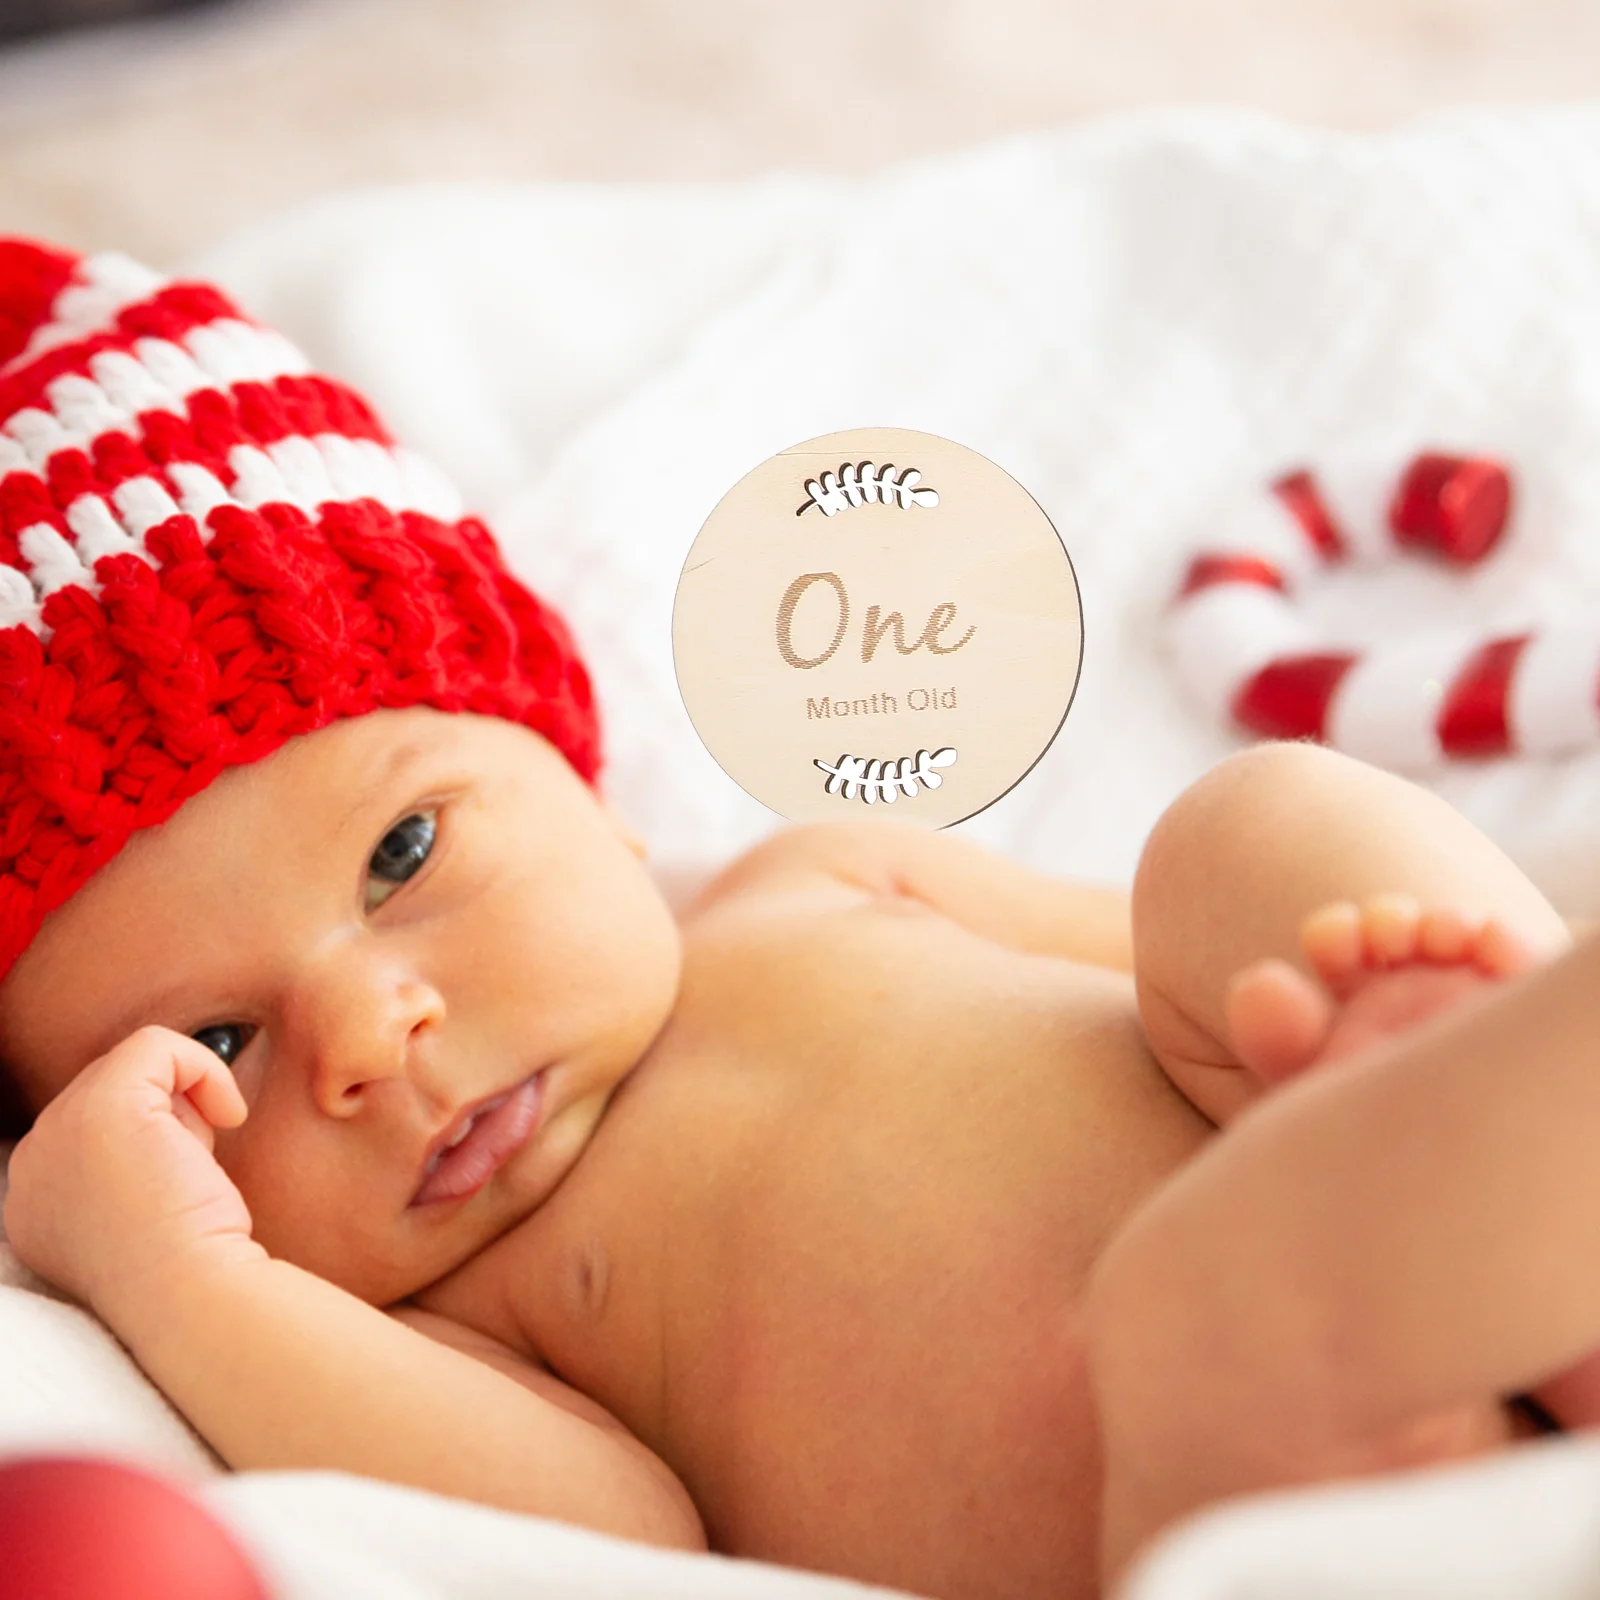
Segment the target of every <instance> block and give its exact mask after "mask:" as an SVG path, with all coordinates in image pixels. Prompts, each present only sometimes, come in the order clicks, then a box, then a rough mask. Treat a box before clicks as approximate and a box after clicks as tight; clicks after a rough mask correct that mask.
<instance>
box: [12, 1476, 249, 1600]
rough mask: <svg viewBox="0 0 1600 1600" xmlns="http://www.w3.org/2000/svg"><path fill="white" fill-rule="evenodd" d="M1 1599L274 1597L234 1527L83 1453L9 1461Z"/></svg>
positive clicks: (160, 1486) (176, 1493) (158, 1482)
mask: <svg viewBox="0 0 1600 1600" xmlns="http://www.w3.org/2000/svg"><path fill="white" fill-rule="evenodd" d="M0 1600H267V1590H266V1588H265V1586H264V1585H263V1584H262V1582H261V1580H260V1579H259V1578H258V1577H257V1576H256V1575H255V1573H254V1571H253V1570H252V1569H251V1566H250V1563H249V1562H248V1561H247V1560H246V1559H245V1558H244V1555H243V1554H242V1553H241V1552H240V1550H239V1548H238V1546H237V1545H236V1544H235V1543H234V1542H233V1537H232V1535H231V1534H229V1533H228V1532H226V1531H225V1530H224V1529H223V1528H222V1526H221V1525H220V1524H219V1523H218V1522H217V1521H216V1519H215V1518H214V1517H212V1515H211V1514H210V1513H209V1512H208V1511H206V1510H204V1509H203V1508H202V1507H201V1506H199V1505H198V1504H196V1503H195V1501H193V1500H191V1499H190V1498H189V1497H188V1496H187V1495H186V1494H184V1493H182V1492H181V1491H180V1490H178V1489H177V1488H175V1487H173V1486H172V1485H171V1484H169V1483H167V1482H165V1481H164V1480H162V1479H160V1478H157V1477H154V1476H152V1475H151V1474H150V1473H148V1472H143V1471H140V1470H139V1469H138V1468H137V1467H130V1466H125V1465H123V1464H121V1463H119V1462H115V1461H104V1460H95V1459H91V1458H88V1457H79V1456H31V1457H17V1458H13V1459H12V1460H10V1461H5V1462H0Z"/></svg>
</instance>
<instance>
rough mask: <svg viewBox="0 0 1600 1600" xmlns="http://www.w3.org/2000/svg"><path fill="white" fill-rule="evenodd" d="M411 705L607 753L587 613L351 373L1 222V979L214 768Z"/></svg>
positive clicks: (105, 262)
mask: <svg viewBox="0 0 1600 1600" xmlns="http://www.w3.org/2000/svg"><path fill="white" fill-rule="evenodd" d="M402 706H433V707H436V708H438V709H440V710H444V711H467V712H477V713H481V714H485V715H490V716H497V717H504V718H507V719H509V720H511V721H514V722H518V723H521V724H523V725H524V726H526V727H529V728H532V729H533V730H534V731H536V732H538V733H540V734H542V735H543V736H544V737H546V738H547V739H549V740H550V742H551V743H552V744H553V745H554V746H555V747H556V748H557V749H558V750H560V751H561V752H562V754H563V755H565V756H566V758H567V760H568V761H569V762H570V763H571V764H572V766H573V768H574V770H575V771H576V772H577V773H578V774H579V775H580V776H581V777H582V778H583V779H585V781H587V782H589V783H593V782H594V781H595V778H596V776H597V774H598V771H599V766H600V741H599V727H598V719H597V713H596V708H595V705H594V700H593V694H592V691H591V686H590V681H589V675H588V673H587V671H586V670H585V668H584V666H583V663H582V662H581V660H580V659H579V657H578V654H577V651H576V649H575V647H574V644H573V640H572V637H571V634H570V632H569V630H568V628H567V626H566V624H565V623H564V622H563V620H562V619H561V617H560V616H559V615H558V614H557V613H556V612H555V611H554V610H552V609H551V608H550V607H549V606H547V605H545V604H543V603H542V602H541V601H540V600H538V599H537V598H536V597H535V596H534V595H533V594H531V593H530V592H529V591H528V590H527V589H526V588H524V587H523V586H522V585H521V584H520V583H519V582H518V581H517V580H516V579H515V578H513V577H512V576H511V574H510V573H509V572H508V571H507V570H506V568H505V566H504V564H503V562H502V560H501V557H500V553H499V551H498V549H497V548H496V545H495V542H494V539H493V536H492V535H491V534H490V532H489V530H488V529H487V528H486V527H485V526H484V525H483V524H482V523H481V522H479V521H477V520H476V519H474V518H470V517H468V518H463V516H462V514H461V507H460V504H459V502H458V500H457V497H456V494H455V491H454V490H453V489H452V487H451V486H450V484H449V483H448V482H447V481H446V480H445V478H444V477H443V476H442V474H440V473H439V472H438V470H437V469H435V468H433V467H431V466H430V465H429V464H428V463H426V462H424V461H423V460H421V459H420V458H419V457H417V456H416V455H414V454H412V453H411V452H410V451H409V450H406V449H404V448H403V447H400V446H397V445H396V444H395V443H394V441H393V440H392V439H391V438H390V437H389V435H388V433H387V432H386V431H385V430H384V427H383V425H382V423H380V422H379V421H378V419H377V417H376V416H374V414H373V412H372V409H371V407H370V406H368V405H367V403H366V402H365V401H364V400H363V399H362V398H361V397H360V396H359V395H358V394H356V393H355V392H354V391H353V390H351V389H349V388H347V387H345V386H344V385H342V384H340V383H337V382H335V381H333V380H332V379H329V378H326V377H323V376H320V375H318V374H315V373H313V372H312V371H311V370H310V367H309V363H308V362H307V361H306V360H305V358H304V357H303V356H302V355H301V354H300V353H299V352H298V351H297V350H296V349H295V348H294V347H293V346H292V345H291V344H290V343H289V342H288V341H287V340H285V339H284V338H282V337H281V336H280V335H278V334H276V333H273V332H271V331H270V330H268V329H266V328H263V327H260V326H259V325H257V324H255V323H253V322H251V321H250V320H249V319H248V318H246V317H244V316H242V315H241V314H240V313H239V311H238V310H237V309H236V308H235V307H234V306H233V305H232V304H231V303H230V302H229V301H228V300H227V298H226V297H225V296H223V295H222V294H221V293H219V292H218V291H217V290H216V289H215V288H213V287H211V286H210V285H208V284H204V283H197V282H192V281H165V280H163V279H161V278H159V277H157V276H156V275H155V274H153V273H151V272H149V271H147V270H146V269H144V268H143V267H140V266H138V265H137V264H135V263H134V262H132V261H129V260H128V259H126V258H125V257H123V256H119V255H98V256H92V257H88V258H79V257H77V256H73V255H70V254H67V253H65V252H63V251H60V250H55V249H51V248H49V247H47V246H44V245H39V244H34V243H30V242H27V241H23V240H14V239H9V240H8V239H0V978H3V977H4V976H5V974H6V973H7V972H8V971H9V970H10V968H11V966H12V965H13V964H14V962H15V961H16V959H17V957H18V956H19V955H20V954H21V953H22V951H23V950H24V949H26V948H27V945H28V943H29V941H30V940H31V939H32V938H33V936H34V934H35V933H36V932H37V931H38V928H39V925H40V923H41V922H42V921H43V920H44V918H45V916H46V915H47V914H48V913H49V912H50V911H51V910H53V909H54V908H55V907H57V906H59V905H61V904H62V903H63V902H64V901H66V900H67V899H68V898H69V897H70V896H71V895H73V894H74V893H75V892H76V891H77V890H78V889H79V888H80V887H81V886H82V885H83V884H84V883H85V881H87V879H88V878H89V877H90V876H91V875H92V874H93V873H94V872H95V871H96V870H97V869H98V868H100V867H101V866H103V865H104V864H105V863H106V862H107V861H109V860H110V859H111V858H112V857H113V856H114V855H115V854H116V853H117V851H118V850H120V849H121V848H122V846H123V845H124V844H125V843H126V842H127V840H128V839H129V837H130V836H131V835H132V834H133V833H134V832H135V831H136V830H138V829H140V828H147V827H151V826H153V825H154V824H156V823H159V822H162V821H164V820H165V819H166V818H167V817H169V816H171V815H172V813H173V812H174V811H176V810H177V809H178V807H179V806H181V805H182V804H183V802H184V801H185V800H187V799H188V798H189V797H190V796H191V795H194V794H196V793H198V792H199V791H200V790H202V789H204V788H205V787H206V786H207V785H208V784H209V783H210V782H211V781H212V780H213V779H214V778H215V777H216V776H217V775H218V774H219V773H220V772H222V771H224V770H225V769H227V768H229V767H235V766H241V765H243V764H245V763H248V762H251V761H256V760H259V759H260V758H261V757H263V756H266V755H268V754H270V753H271V752H272V751H273V750H275V749H276V748H278V746H280V745H281V744H283V743H284V741H285V740H287V739H290V738H292V737H293V736H295V735H296V734H301V733H309V732H311V731H312V730H314V729H317V728H321V727H324V726H325V725H327V724H328V723H330V722H333V721H335V720H337V719H338V718H341V717H352V716H360V715H362V714H363V713H365V712H368V711H373V710H377V709H379V708H382V707H402Z"/></svg>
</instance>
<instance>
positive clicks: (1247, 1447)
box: [1088, 935, 1600, 1567]
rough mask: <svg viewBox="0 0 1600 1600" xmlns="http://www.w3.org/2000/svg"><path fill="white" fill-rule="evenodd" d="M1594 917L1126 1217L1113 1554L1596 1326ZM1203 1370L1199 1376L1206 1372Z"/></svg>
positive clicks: (1207, 1153) (1115, 1354) (1284, 1096)
mask: <svg viewBox="0 0 1600 1600" xmlns="http://www.w3.org/2000/svg"><path fill="white" fill-rule="evenodd" d="M1597 1039H1600V937H1597V936H1595V935H1590V936H1588V937H1587V938H1586V939H1585V940H1584V941H1583V942H1582V943H1581V944H1579V945H1578V946H1576V947H1575V948H1574V949H1572V950H1571V951H1569V952H1568V953H1567V954H1566V955H1564V956H1562V957H1561V958H1560V959H1558V960H1555V961H1553V962H1551V963H1549V964H1548V965H1546V966H1545V967H1543V968H1542V969H1540V970H1537V971H1533V972H1528V973H1524V974H1523V975H1522V976H1520V977H1517V978H1513V979H1510V980H1508V981H1507V982H1505V983H1503V984H1499V985H1495V986H1492V987H1490V988H1489V989H1488V990H1486V991H1485V992H1484V993H1483V994H1482V995H1481V996H1480V997H1478V998H1476V999H1475V1000H1474V1001H1473V1002H1472V1004H1471V1005H1470V1006H1462V1007H1458V1008H1456V1009H1455V1010H1453V1011H1451V1012H1447V1013H1445V1014H1443V1015H1441V1016H1436V1017H1434V1018H1433V1019H1432V1020H1430V1021H1429V1022H1427V1023H1425V1024H1423V1025H1422V1026H1421V1027H1419V1028H1416V1029H1413V1030H1411V1031H1410V1032H1408V1033H1407V1034H1405V1035H1404V1036H1403V1037H1401V1038H1399V1039H1395V1040H1390V1041H1387V1042H1385V1043H1383V1044H1380V1045H1377V1046H1374V1047H1372V1048H1369V1049H1367V1050H1364V1051H1362V1052H1360V1053H1359V1054H1358V1055H1356V1056H1355V1057H1352V1058H1351V1059H1349V1060H1344V1061H1340V1062H1338V1063H1337V1064H1336V1065H1334V1066H1333V1067H1330V1068H1329V1069H1328V1070H1326V1071H1314V1072H1310V1073H1306V1074H1303V1075H1302V1076H1300V1077H1298V1078H1297V1079H1296V1080H1295V1081H1294V1082H1292V1083H1290V1084H1287V1085H1286V1086H1284V1087H1283V1088H1281V1089H1280V1090H1278V1091H1277V1092H1276V1093H1275V1094H1274V1095H1273V1096H1272V1097H1271V1098H1270V1100H1268V1101H1266V1102H1265V1103H1264V1104H1262V1105H1260V1106H1259V1107H1257V1108H1256V1109H1255V1110H1253V1111H1252V1112H1251V1114H1250V1115H1249V1116H1248V1117H1245V1118H1242V1119H1241V1120H1240V1121H1239V1123H1238V1124H1237V1126H1235V1127H1234V1128H1231V1129H1230V1130H1229V1131H1228V1132H1227V1133H1226V1134H1225V1135H1224V1136H1223V1137H1221V1138H1219V1139H1216V1140H1214V1141H1213V1142H1212V1143H1211V1144H1210V1145H1208V1146H1207V1147H1206V1149H1204V1150H1203V1151H1202V1152H1201V1153H1200V1154H1199V1155H1198V1156H1197V1157H1196V1158H1195V1159H1194V1161H1193V1162H1191V1163H1190V1164H1189V1166H1187V1167H1186V1168H1185V1169H1184V1170H1183V1171H1182V1172H1181V1173H1179V1174H1178V1175H1177V1176H1176V1177H1174V1178H1173V1179H1172V1180H1170V1181H1169V1182H1168V1183H1167V1184H1166V1185H1164V1186H1163V1187H1162V1188H1161V1189H1160V1190H1158V1191H1157V1193H1156V1194H1155V1195H1154V1196H1153V1197H1152V1199H1151V1200H1150V1201H1148V1202H1147V1203H1146V1204H1145V1205H1144V1206H1143V1207H1141V1209H1140V1210H1139V1211H1138V1212H1137V1213H1136V1215H1135V1216H1134V1218H1133V1219H1132V1220H1131V1221H1130V1222H1129V1223H1128V1224H1127V1225H1126V1226H1125V1227H1124V1228H1123V1230H1122V1232H1121V1233H1120V1234H1119V1235H1118V1236H1117V1238H1116V1239H1115V1241H1114V1242H1113V1243H1112V1245H1111V1246H1110V1247H1109V1249H1108V1250H1107V1252H1106V1254H1105V1255H1104V1256H1103V1257H1102V1259H1101V1261H1100V1262H1099V1263H1098V1264H1097V1266H1096V1269H1095V1275H1094V1278H1093V1280H1092V1281H1091V1285H1090V1291H1089V1311H1088V1322H1089V1327H1090V1348H1091V1365H1092V1370H1093V1374H1094V1381H1095V1386H1096V1392H1097V1394H1098V1396H1099V1398H1100V1402H1101V1414H1102V1417H1103V1418H1104V1419H1105V1433H1106V1438H1107V1441H1108V1443H1107V1461H1108V1467H1107V1482H1108V1483H1112V1484H1120V1485H1122V1488H1121V1489H1120V1490H1119V1495H1120V1498H1121V1501H1122V1503H1121V1505H1120V1506H1117V1505H1113V1503H1112V1500H1111V1499H1110V1498H1109V1497H1108V1501H1107V1526H1108V1529H1109V1530H1110V1535H1109V1537H1110V1542H1111V1555H1112V1561H1111V1565H1112V1566H1113V1567H1115V1565H1116V1563H1117V1557H1118V1555H1119V1553H1125V1552H1126V1551H1127V1550H1128V1549H1131V1548H1132V1547H1133V1546H1134V1545H1135V1544H1137V1543H1138V1542H1139V1541H1140V1540H1141V1539H1142V1538H1143V1537H1145V1536H1147V1535H1148V1534H1149V1533H1150V1532H1153V1531H1154V1530H1155V1529H1156V1528H1157V1527H1159V1526H1161V1525H1163V1524H1164V1523H1165V1522H1166V1521H1168V1520H1170V1519H1171V1518H1172V1517H1174V1516H1176V1515H1179V1514H1181V1513H1182V1512H1184V1511H1187V1510H1189V1509H1191V1508H1193V1507H1195V1506H1198V1505H1202V1504H1205V1503H1207V1502H1209V1501H1212V1500H1215V1499H1218V1498H1221V1497H1223V1496H1224V1495H1228V1494H1235V1493H1241V1492H1244V1491H1247V1490H1250V1489H1256V1488H1265V1487H1270V1486H1273V1485H1275V1484H1285V1483H1291V1482H1303V1481H1311V1480H1313V1479H1317V1478H1324V1477H1333V1476H1348V1475H1351V1474H1352V1473H1355V1474H1359V1473H1362V1472H1365V1471H1370V1470H1379V1469H1381V1468H1382V1466H1383V1462H1384V1460H1385V1459H1386V1458H1385V1455H1384V1450H1385V1448H1386V1445H1387V1444H1388V1443H1396V1442H1404V1441H1405V1440H1407V1439H1410V1438H1414V1437H1416V1436H1417V1430H1419V1429H1425V1428H1427V1427H1429V1426H1431V1425H1433V1423H1434V1422H1435V1421H1437V1420H1438V1419H1450V1418H1452V1417H1455V1416H1458V1415H1460V1414H1461V1412H1462V1410H1463V1408H1481V1407H1482V1406H1483V1405H1484V1403H1485V1402H1487V1401H1489V1400H1491V1399H1492V1398H1493V1397H1496V1396H1499V1395H1505V1394H1512V1393H1517V1392H1523V1391H1526V1390H1529V1389H1533V1390H1534V1392H1535V1393H1540V1392H1541V1391H1540V1390H1539V1388H1538V1387H1537V1386H1539V1385H1542V1384H1545V1383H1546V1382H1548V1380H1549V1379H1550V1377H1551V1375H1552V1374H1554V1373H1557V1372H1561V1371H1563V1370H1567V1369H1570V1368H1571V1367H1572V1366H1573V1365H1574V1364H1575V1363H1577V1362H1579V1361H1581V1360H1583V1358H1584V1357H1585V1356H1586V1355H1587V1353H1588V1352H1590V1351H1592V1350H1593V1348H1594V1347H1595V1345H1596V1343H1597V1341H1600V1273H1597V1272H1596V1271H1595V1270H1594V1260H1593V1257H1594V1240H1595V1238H1596V1236H1597V1234H1600V1164H1597V1163H1596V1161H1595V1156H1594V1152H1595V1148H1596V1144H1597V1142H1600V1073H1597V1072H1596V1070H1595V1067H1596V1053H1597V1049H1600V1046H1597V1043H1596V1041H1597ZM1199 1365H1203V1368H1204V1371H1203V1376H1202V1378H1201V1379H1200V1380H1198V1381H1197V1378H1196V1370H1197V1366H1199Z"/></svg>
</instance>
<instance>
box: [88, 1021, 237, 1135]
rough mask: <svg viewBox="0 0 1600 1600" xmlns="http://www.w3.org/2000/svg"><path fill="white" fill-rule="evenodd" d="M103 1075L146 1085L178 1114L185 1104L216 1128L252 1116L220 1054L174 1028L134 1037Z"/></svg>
mask: <svg viewBox="0 0 1600 1600" xmlns="http://www.w3.org/2000/svg"><path fill="white" fill-rule="evenodd" d="M104 1070H106V1071H107V1072H109V1073H111V1074H113V1075H114V1076H116V1077H118V1078H123V1079H124V1080H125V1081H132V1082H136V1083H144V1084H148V1085H149V1086H150V1088H152V1089H155V1090H158V1091H160V1092H161V1093H162V1094H164V1095H165V1096H167V1097H168V1099H169V1101H170V1102H171V1104H172V1105H173V1107H174V1108H176V1106H177V1104H178V1102H179V1101H184V1102H186V1103H187V1104H188V1105H189V1107H190V1108H191V1111H192V1112H193V1113H195V1114H197V1115H198V1116H199V1117H200V1118H203V1119H204V1120H205V1122H206V1123H207V1124H209V1125H210V1126H211V1127H214V1128H236V1127H238V1126H239V1124H240V1123H241V1122H243V1121H244V1119H245V1117H246V1115H247V1114H248V1107H247V1106H246V1105H245V1102H244V1096H243V1095H242V1094H241V1093H240V1092H239V1085H238V1084H237V1083H236V1082H235V1081H234V1077H233V1074H232V1073H231V1072H229V1070H228V1068H227V1066H226V1065H225V1064H224V1063H223V1062H222V1060H221V1059H220V1058H219V1057H218V1056H217V1054H216V1053H215V1052H214V1051H211V1050H208V1049H206V1047H205V1046H204V1045H203V1044H198V1043H196V1042H195V1041H194V1040H193V1039H190V1038H186V1037H185V1036H184V1035H183V1034H181V1033H175V1032H173V1030H172V1029H171V1028H156V1027H150V1028H141V1029H139V1031H138V1032H137V1033H134V1034H130V1035H129V1036H128V1037H127V1038H126V1039H124V1040H123V1041H122V1043H121V1044H120V1045H118V1046H117V1047H116V1049H115V1050H113V1051H112V1052H111V1053H110V1055H109V1056H107V1057H106V1058H105V1061H104Z"/></svg>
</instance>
